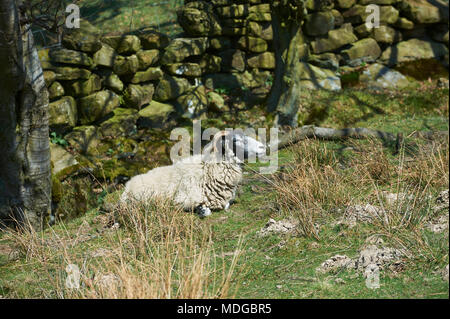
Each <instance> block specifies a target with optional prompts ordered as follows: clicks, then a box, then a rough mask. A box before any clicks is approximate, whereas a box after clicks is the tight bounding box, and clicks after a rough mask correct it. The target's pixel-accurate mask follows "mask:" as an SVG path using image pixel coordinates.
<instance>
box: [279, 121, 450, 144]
mask: <svg viewBox="0 0 450 319" xmlns="http://www.w3.org/2000/svg"><path fill="white" fill-rule="evenodd" d="M444 136H446V137H448V131H439V132H415V133H413V134H411V135H410V137H417V138H425V139H435V138H438V137H444ZM347 138H354V139H365V138H378V139H380V140H382V141H383V142H392V143H395V144H396V147H397V148H399V147H400V145H401V144H402V141H403V134H402V133H398V134H392V133H388V132H383V131H378V130H372V129H368V128H362V127H361V128H344V129H333V128H328V127H317V126H313V125H305V126H302V127H300V128H296V129H294V130H292V131H290V132H288V133H286V134H285V135H283V136H281V138H279V139H278V143H277V146H278V149H282V148H285V147H288V146H290V145H292V144H295V143H297V142H299V141H302V140H305V139H320V140H342V139H347Z"/></svg>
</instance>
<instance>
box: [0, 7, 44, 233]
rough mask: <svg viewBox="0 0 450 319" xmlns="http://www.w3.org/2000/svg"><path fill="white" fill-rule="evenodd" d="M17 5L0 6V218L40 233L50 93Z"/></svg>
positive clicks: (30, 35)
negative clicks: (10, 219) (12, 219)
mask: <svg viewBox="0 0 450 319" xmlns="http://www.w3.org/2000/svg"><path fill="white" fill-rule="evenodd" d="M20 18H21V17H20V13H19V10H18V1H15V0H0V30H1V33H0V79H1V80H0V81H2V82H3V83H2V84H1V85H0V132H1V134H0V152H1V153H2V156H1V160H0V217H3V218H5V217H7V218H11V217H12V218H14V219H15V220H17V221H18V222H19V223H22V224H26V225H31V226H32V227H34V228H36V229H41V228H42V227H43V225H44V218H45V217H46V216H48V215H49V213H50V209H51V176H50V174H51V172H50V146H49V138H48V136H49V131H48V91H47V88H46V86H45V81H44V77H43V72H42V67H41V64H40V61H39V57H38V54H37V50H36V48H35V46H34V41H33V34H32V32H31V29H30V26H29V25H28V24H25V25H21V23H20Z"/></svg>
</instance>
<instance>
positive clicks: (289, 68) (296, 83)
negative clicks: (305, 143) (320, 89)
mask: <svg viewBox="0 0 450 319" xmlns="http://www.w3.org/2000/svg"><path fill="white" fill-rule="evenodd" d="M284 2H286V3H283V1H274V2H273V3H272V28H273V32H274V49H275V59H276V66H275V79H274V83H273V86H272V90H271V92H270V95H269V98H268V100H267V111H268V112H276V116H275V125H276V126H284V125H288V126H292V127H296V126H297V117H298V114H297V113H298V109H299V105H300V102H301V101H300V96H301V89H302V88H301V84H300V67H299V64H300V62H301V60H302V59H304V58H305V57H304V56H302V50H300V46H301V45H302V44H303V43H305V39H304V36H303V33H302V28H301V22H302V17H303V2H302V1H284ZM293 3H295V4H294V5H293ZM293 8H294V9H295V10H294V9H293Z"/></svg>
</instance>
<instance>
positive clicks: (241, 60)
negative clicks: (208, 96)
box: [178, 0, 275, 102]
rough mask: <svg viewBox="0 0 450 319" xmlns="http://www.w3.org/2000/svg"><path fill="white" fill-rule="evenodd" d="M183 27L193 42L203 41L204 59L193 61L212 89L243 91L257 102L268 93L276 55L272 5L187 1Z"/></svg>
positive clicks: (260, 0) (255, 0) (250, 0)
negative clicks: (194, 40)
mask: <svg viewBox="0 0 450 319" xmlns="http://www.w3.org/2000/svg"><path fill="white" fill-rule="evenodd" d="M186 2H187V3H186V4H185V6H184V7H183V8H182V9H181V10H179V11H178V22H179V23H180V25H181V26H182V28H183V30H184V31H185V34H186V36H189V37H191V39H194V38H196V39H202V41H204V43H205V46H204V50H203V53H202V54H203V55H202V56H199V57H198V58H196V59H191V61H194V62H195V63H196V64H197V65H198V66H199V67H200V71H201V74H202V77H201V79H202V82H203V83H204V85H205V86H206V88H208V89H227V90H234V89H243V91H244V92H243V93H246V97H248V98H254V99H252V100H251V101H250V102H257V101H258V100H261V99H262V98H264V97H265V96H266V95H267V93H268V89H269V87H268V85H267V83H268V82H270V81H271V80H270V79H271V77H272V76H273V75H272V71H273V69H275V54H274V50H273V31H272V24H271V20H272V16H271V13H270V3H269V2H270V1H266V0H241V1H231V0H212V1H208V2H207V1H190V2H188V1H186Z"/></svg>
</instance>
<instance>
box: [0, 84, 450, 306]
mask: <svg viewBox="0 0 450 319" xmlns="http://www.w3.org/2000/svg"><path fill="white" fill-rule="evenodd" d="M303 107H304V108H305V109H308V110H309V111H310V114H312V116H309V117H307V118H303V119H301V121H302V124H316V125H320V126H327V127H346V126H351V127H368V128H375V129H381V130H384V131H388V132H391V133H397V132H403V133H404V136H405V143H404V144H403V145H402V147H401V148H400V150H399V151H398V150H396V149H395V147H394V146H393V145H383V144H382V143H381V142H380V141H378V140H345V141H338V142H336V141H334V142H331V141H328V142H325V141H314V140H307V141H302V142H299V143H297V144H295V145H292V146H290V147H288V148H286V149H283V150H280V152H279V170H278V171H277V172H276V173H275V174H273V175H264V176H261V175H260V174H258V173H257V169H258V167H259V166H260V165H262V164H251V165H246V166H245V172H246V173H245V177H244V182H243V184H242V185H241V186H240V188H239V192H238V197H237V200H236V203H235V204H234V205H232V206H231V208H230V210H229V211H219V212H215V213H214V214H212V215H211V216H210V217H208V218H205V219H200V218H198V217H197V216H195V215H193V214H188V213H184V212H182V211H181V210H180V209H179V208H178V207H175V206H173V205H172V204H171V203H167V202H154V203H148V204H146V205H144V206H140V207H128V208H127V209H121V210H117V211H116V212H115V213H114V214H111V213H106V214H105V213H100V212H99V209H98V208H95V209H91V210H89V211H88V212H86V214H85V215H84V216H81V217H79V218H77V219H74V220H71V221H66V222H64V223H59V224H57V225H56V226H54V227H52V228H49V229H47V230H46V231H45V232H43V233H39V234H37V233H33V232H21V233H17V232H14V231H10V232H4V233H2V234H0V295H2V296H3V297H40V298H43V297H54V298H61V297H132V298H153V297H158V298H166V297H170V298H176V297H181V298H199V297H202V298H213V297H237V298H448V297H449V295H448V291H449V290H448V281H445V280H444V279H443V274H442V270H443V269H444V268H445V267H446V266H447V265H448V263H449V256H448V247H449V246H448V245H449V237H448V234H449V231H448V207H447V208H445V207H444V208H442V207H441V208H439V207H438V206H439V201H438V202H436V199H437V197H438V196H439V193H440V192H441V191H443V190H446V189H448V184H449V167H448V165H449V164H448V160H449V148H448V138H444V139H434V140H424V139H419V138H415V137H414V136H413V135H411V136H410V134H411V133H413V132H415V131H430V130H433V131H437V130H448V89H442V88H437V87H436V86H435V83H428V82H425V83H422V84H420V85H418V86H417V87H416V88H415V89H414V90H405V91H398V92H390V91H385V92H380V93H378V94H374V93H373V92H368V91H365V90H359V89H346V90H344V91H342V92H339V93H329V92H322V93H317V94H315V95H314V96H313V97H311V98H310V99H308V98H307V97H305V103H304V105H303ZM246 114H248V118H247V121H246V122H247V123H251V122H252V121H253V120H252V119H259V118H260V117H261V116H262V115H264V113H263V111H261V110H252V111H251V112H248V113H247V112H244V111H242V112H240V113H239V116H240V117H243V116H244V115H246ZM232 119H235V120H236V121H237V122H239V121H240V122H241V123H243V122H244V119H243V118H240V119H239V121H238V119H237V118H234V117H233V116H232ZM267 120H269V119H267ZM255 121H256V120H255ZM210 122H211V123H213V120H211V121H210ZM214 123H216V122H214ZM118 193H119V192H115V193H111V194H109V195H107V196H106V197H105V198H103V197H102V198H101V200H103V201H105V202H111V203H113V202H114V201H115V199H116V198H117V195H118ZM392 193H393V194H400V196H398V198H399V200H392V195H389V194H392ZM401 194H404V196H401ZM96 196H99V199H100V196H103V195H100V194H97V195H96ZM367 204H369V205H372V206H373V207H375V208H376V209H377V210H376V211H377V213H376V214H370V213H368V212H367V211H366V210H364V209H359V210H358V209H356V208H355V206H356V205H362V206H364V207H366V208H367V206H366V205H367ZM367 210H369V209H368V208H367ZM355 211H359V213H360V214H361V215H358V214H356V215H355V214H354V213H355ZM355 216H356V217H355ZM269 219H273V220H275V223H277V222H280V221H285V222H286V224H285V226H286V227H280V228H278V230H281V232H276V231H275V230H276V229H275V230H274V232H270V231H269V230H270V229H272V228H273V227H269V228H265V227H266V224H267V222H268V221H269ZM271 225H272V226H273V225H274V224H273V222H272V224H271ZM275 225H277V224H275ZM445 225H447V228H445ZM439 227H441V228H443V230H441V231H440V232H437V231H436V230H439ZM261 229H265V231H264V232H263V233H265V234H266V235H264V236H263V235H262V234H261V233H260V231H261ZM374 246H376V247H378V249H385V251H388V252H390V253H387V254H384V255H383V256H381V255H379V256H377V258H379V259H380V260H379V261H378V263H379V265H380V266H381V270H380V288H378V289H369V288H367V286H366V279H365V278H364V271H365V269H364V268H363V269H361V268H358V267H350V264H351V263H347V264H346V265H343V264H341V266H339V265H336V260H339V258H344V257H339V258H335V260H334V261H333V260H331V261H330V262H328V263H327V264H326V265H324V266H323V267H320V266H321V265H322V263H323V262H325V261H326V260H328V259H330V258H331V257H333V256H336V255H340V256H347V257H348V259H345V260H347V261H348V260H351V261H352V262H354V261H355V260H358V258H359V259H360V260H359V264H361V262H362V261H363V260H361V258H360V257H361V255H362V251H365V248H370V247H372V248H373V247H374ZM391 255H392V256H391ZM391 257H392V258H391ZM69 264H75V265H77V266H78V267H79V268H80V270H81V273H82V276H81V278H80V279H81V288H80V289H69V288H66V286H65V282H66V278H67V273H66V267H67V266H68V265H69ZM318 267H319V268H318ZM67 270H68V271H69V272H70V271H71V269H67ZM322 270H323V271H322ZM447 276H448V275H447ZM447 278H448V277H447Z"/></svg>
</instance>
